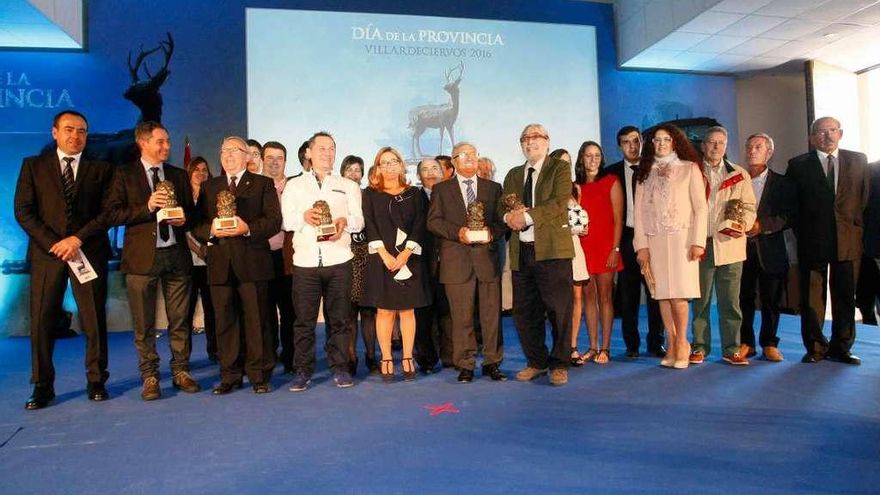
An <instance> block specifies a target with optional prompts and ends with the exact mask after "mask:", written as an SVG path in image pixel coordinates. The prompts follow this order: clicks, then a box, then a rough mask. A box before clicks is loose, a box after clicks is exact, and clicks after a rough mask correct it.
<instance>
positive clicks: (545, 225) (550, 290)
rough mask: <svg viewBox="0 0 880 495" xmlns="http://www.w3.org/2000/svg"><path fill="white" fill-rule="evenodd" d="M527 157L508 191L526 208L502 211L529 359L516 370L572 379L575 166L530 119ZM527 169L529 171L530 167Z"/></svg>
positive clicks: (518, 321)
mask: <svg viewBox="0 0 880 495" xmlns="http://www.w3.org/2000/svg"><path fill="white" fill-rule="evenodd" d="M519 141H520V144H521V146H522V150H523V154H524V155H525V157H526V162H525V163H524V164H522V165H520V166H518V167H514V168H513V169H511V170H510V172H508V173H507V177H506V178H505V179H504V194H505V196H506V195H508V194H511V193H513V194H516V195H517V196H518V197H519V198H520V200H521V201H522V202H523V205H524V206H523V207H522V208H518V209H515V210H512V211H506V208H505V206H504V204H503V202H502V203H500V204H499V205H498V215H499V216H502V217H503V218H504V222H505V223H506V224H507V226H508V227H510V229H511V230H512V231H513V233H512V234H511V236H510V244H509V245H510V269H511V271H512V274H513V321H514V324H515V325H516V330H517V333H518V334H519V341H520V344H521V345H522V348H523V354H525V356H526V359H527V360H528V364H527V366H526V367H525V368H524V369H522V370H521V371H520V372H519V373H517V374H516V379H517V380H519V381H530V380H534V379H535V378H537V377H539V376H541V375H543V374H545V373H547V369H548V368H549V369H550V383H551V384H553V385H564V384H565V383H568V366H569V353H570V351H571V315H572V286H573V283H574V282H573V280H574V276H573V275H572V270H571V259H572V258H573V257H574V243H573V242H572V240H571V228H570V227H569V226H568V200H569V198H570V197H571V165H569V164H568V163H567V162H564V161H562V160H557V159H555V158H551V157H550V156H548V153H547V152H548V150H549V149H550V136H549V134H548V133H547V129H545V128H544V126H543V125H541V124H529V125H527V126H526V127H525V129H523V131H522V134H521V135H520V138H519ZM526 169H528V171H526ZM545 315H546V317H547V318H549V319H550V326H551V331H552V335H553V349H552V350H550V351H548V349H547V345H546V344H545V343H544V341H545V334H546V332H545V330H544V322H545Z"/></svg>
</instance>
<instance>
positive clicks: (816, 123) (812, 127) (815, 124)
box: [810, 115, 842, 134]
mask: <svg viewBox="0 0 880 495" xmlns="http://www.w3.org/2000/svg"><path fill="white" fill-rule="evenodd" d="M823 120H833V121H834V122H835V123H836V124H837V127H838V128H841V127H842V126H841V125H840V121H839V120H837V119H835V118H834V117H831V116H829V115H826V116H825V117H819V118H818V119H816V120H814V121H813V123H812V124H810V134H816V128H817V127H818V126H819V122H821V121H823Z"/></svg>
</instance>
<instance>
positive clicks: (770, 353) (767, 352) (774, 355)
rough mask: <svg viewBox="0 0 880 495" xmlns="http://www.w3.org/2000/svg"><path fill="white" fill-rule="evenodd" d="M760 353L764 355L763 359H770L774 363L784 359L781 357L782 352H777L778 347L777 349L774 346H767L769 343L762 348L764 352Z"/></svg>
mask: <svg viewBox="0 0 880 495" xmlns="http://www.w3.org/2000/svg"><path fill="white" fill-rule="evenodd" d="M762 355H763V357H764V360H766V361H771V362H774V363H778V362H780V361H782V360H783V359H785V358H783V357H782V353H781V352H779V349H777V348H776V347H773V346H769V345H768V346H767V347H765V348H764V352H763V353H762Z"/></svg>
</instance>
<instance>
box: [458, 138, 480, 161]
mask: <svg viewBox="0 0 880 495" xmlns="http://www.w3.org/2000/svg"><path fill="white" fill-rule="evenodd" d="M462 146H470V147H471V148H473V149H475V150H476V149H477V147H476V146H474V145H473V144H471V143H469V142H467V141H459V142H457V143H455V146H453V147H452V157H453V158H455V155H456V153H455V151H456V150H457V149H459V148H461V147H462Z"/></svg>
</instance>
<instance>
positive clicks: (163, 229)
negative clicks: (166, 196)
mask: <svg viewBox="0 0 880 495" xmlns="http://www.w3.org/2000/svg"><path fill="white" fill-rule="evenodd" d="M150 172H151V173H152V174H153V192H155V191H156V186H158V185H159V167H150ZM159 238H160V239H162V240H163V241H166V242H167V241H168V239H170V238H171V233H170V232H169V230H168V224H167V223H165V222H159Z"/></svg>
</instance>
